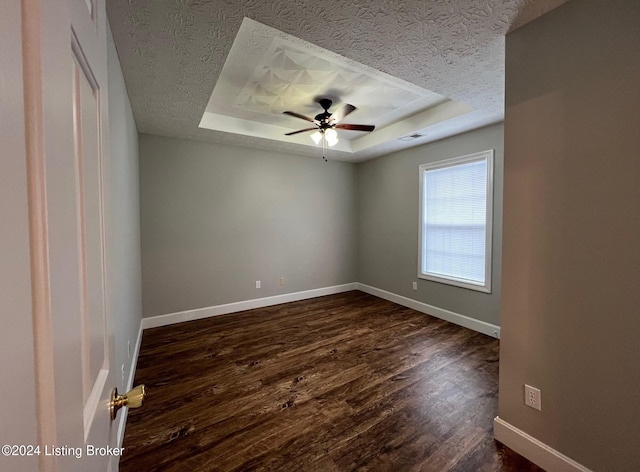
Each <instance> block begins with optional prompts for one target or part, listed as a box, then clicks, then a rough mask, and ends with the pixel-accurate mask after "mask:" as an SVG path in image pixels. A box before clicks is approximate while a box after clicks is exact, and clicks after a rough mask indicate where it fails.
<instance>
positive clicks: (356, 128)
mask: <svg viewBox="0 0 640 472" xmlns="http://www.w3.org/2000/svg"><path fill="white" fill-rule="evenodd" d="M336 129H349V130H353V131H373V130H374V129H376V127H375V126H374V125H348V124H346V123H345V124H343V125H336Z"/></svg>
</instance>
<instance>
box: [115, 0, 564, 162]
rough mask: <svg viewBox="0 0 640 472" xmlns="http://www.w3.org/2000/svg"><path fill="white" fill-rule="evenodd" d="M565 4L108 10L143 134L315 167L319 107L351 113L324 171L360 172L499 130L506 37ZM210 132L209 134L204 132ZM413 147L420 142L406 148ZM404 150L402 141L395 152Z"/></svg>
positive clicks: (259, 0)
mask: <svg viewBox="0 0 640 472" xmlns="http://www.w3.org/2000/svg"><path fill="white" fill-rule="evenodd" d="M565 1H566V0H538V1H525V0H486V1H479V0H438V1H436V0H433V1H425V0H422V1H418V0H416V1H408V0H404V1H403V0H400V1H395V0H394V2H388V0H355V1H350V2H346V1H344V0H342V1H339V0H323V1H322V2H318V1H313V2H312V1H301V0H297V1H291V0H280V1H278V0H276V1H264V0H235V1H234V0H154V1H152V2H150V1H143V0H107V9H108V13H109V20H110V23H111V28H112V31H113V35H114V40H115V43H116V47H117V49H118V54H119V56H120V61H121V64H122V67H123V73H124V76H125V81H126V84H127V90H128V92H129V97H130V100H131V104H132V107H133V112H134V115H135V118H136V123H137V126H138V130H139V131H140V132H141V133H150V134H158V135H162V136H172V137H183V138H194V139H199V140H205V141H211V142H217V143H223V144H233V145H240V146H249V147H255V148H260V149H271V150H276V151H281V152H289V153H294V154H299V155H303V156H319V155H320V151H319V149H318V148H317V147H315V146H313V143H312V141H311V140H310V139H309V136H308V134H307V133H302V134H299V135H295V136H291V137H287V136H284V133H286V132H290V131H294V130H297V129H302V128H306V127H308V126H307V125H310V123H306V122H305V121H302V120H298V119H295V118H292V117H289V116H287V115H283V114H282V111H284V110H291V111H296V112H298V113H302V114H304V115H307V116H311V117H313V116H315V115H316V114H317V113H320V112H321V111H322V109H321V108H320V106H319V105H318V104H317V103H315V102H314V99H316V98H317V97H320V96H323V97H328V98H331V99H332V100H334V105H333V106H332V108H331V110H330V111H334V110H336V109H338V107H339V106H340V105H341V104H344V103H351V104H353V105H355V106H356V107H357V108H358V109H357V110H356V111H355V112H353V113H352V114H351V115H349V116H348V117H347V118H345V120H344V122H345V123H357V124H374V125H376V130H375V131H374V132H373V133H362V132H355V131H348V132H345V131H340V132H339V134H340V143H338V145H337V146H336V147H335V148H331V150H330V154H329V156H330V158H333V159H340V160H345V161H350V162H359V161H363V160H367V159H371V158H373V157H377V156H380V155H383V154H387V153H389V152H393V151H397V150H400V149H404V148H407V147H411V146H415V145H417V144H423V143H425V142H430V141H434V140H436V139H441V138H444V137H447V136H451V135H454V134H457V133H460V132H463V131H467V130H470V129H474V128H478V127H481V126H485V125H487V124H491V123H495V122H498V121H500V120H502V119H503V115H504V35H505V34H506V33H507V31H509V30H510V29H513V28H515V27H518V26H520V25H522V24H524V23H526V22H528V21H530V20H531V19H533V18H536V17H538V16H539V15H541V14H543V13H544V12H546V11H548V10H550V9H552V8H555V7H556V6H558V5H560V4H562V3H564V2H565ZM206 128H210V129H206ZM412 134H420V135H422V137H419V138H417V139H406V136H408V135H412ZM403 137H404V138H405V139H401V138H403Z"/></svg>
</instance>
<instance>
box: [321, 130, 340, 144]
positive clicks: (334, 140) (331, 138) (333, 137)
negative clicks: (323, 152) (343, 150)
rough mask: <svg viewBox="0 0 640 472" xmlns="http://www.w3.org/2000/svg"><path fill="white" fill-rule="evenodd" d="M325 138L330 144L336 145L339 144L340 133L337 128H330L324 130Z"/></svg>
mask: <svg viewBox="0 0 640 472" xmlns="http://www.w3.org/2000/svg"><path fill="white" fill-rule="evenodd" d="M324 138H325V139H326V140H327V144H328V145H329V146H335V145H336V144H338V133H336V130H335V129H328V130H326V131H325V132H324Z"/></svg>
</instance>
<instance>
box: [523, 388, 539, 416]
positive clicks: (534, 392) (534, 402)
mask: <svg viewBox="0 0 640 472" xmlns="http://www.w3.org/2000/svg"><path fill="white" fill-rule="evenodd" d="M524 404H525V405H527V406H529V407H531V408H533V409H534V410H538V411H542V395H541V393H540V390H539V389H537V388H535V387H532V386H531V385H527V384H524Z"/></svg>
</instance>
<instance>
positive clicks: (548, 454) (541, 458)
mask: <svg viewBox="0 0 640 472" xmlns="http://www.w3.org/2000/svg"><path fill="white" fill-rule="evenodd" d="M493 435H494V437H495V438H496V440H497V441H500V442H501V443H502V444H504V445H505V446H507V447H509V448H511V449H513V450H514V451H516V452H517V453H518V454H520V455H521V456H523V457H526V458H527V459H529V460H530V461H531V462H533V463H535V464H536V465H538V466H539V467H542V468H543V469H544V470H548V471H549V472H591V470H589V469H587V468H586V467H585V466H583V465H581V464H578V463H577V462H576V461H574V460H573V459H571V458H569V457H567V456H565V455H564V454H562V453H560V452H558V451H556V450H555V449H553V448H552V447H549V446H547V445H546V444H545V443H543V442H541V441H539V440H537V439H536V438H534V437H533V436H530V435H528V434H527V433H525V432H524V431H522V430H520V429H518V428H516V427H515V426H513V425H512V424H510V423H507V422H506V421H504V420H503V419H502V418H500V417H499V416H496V417H495V419H494V420H493Z"/></svg>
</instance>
